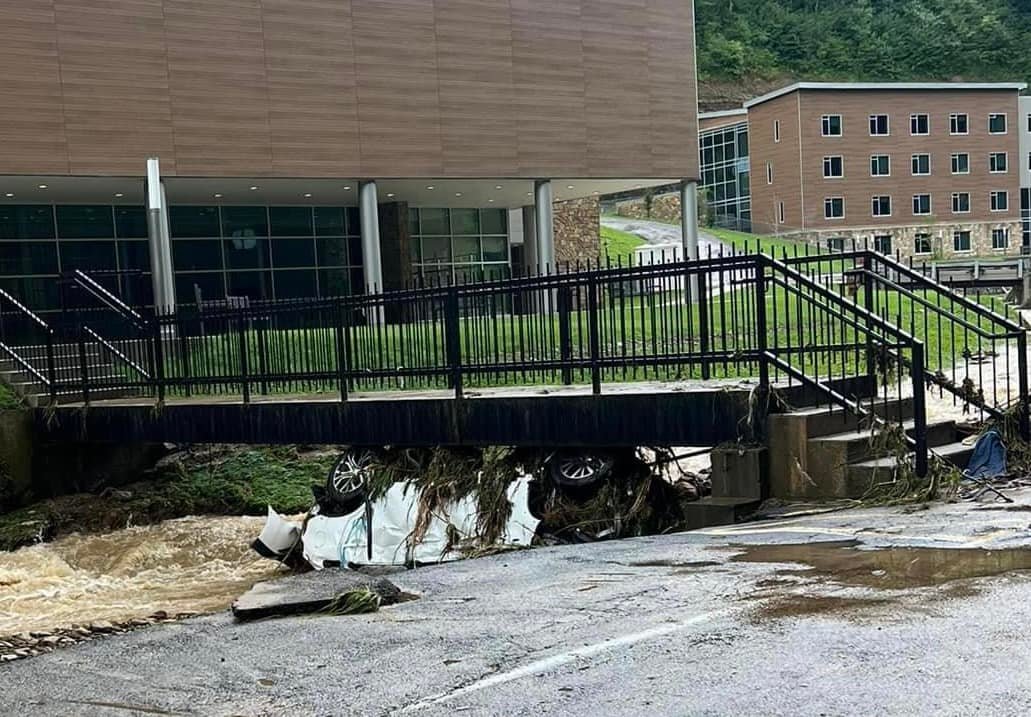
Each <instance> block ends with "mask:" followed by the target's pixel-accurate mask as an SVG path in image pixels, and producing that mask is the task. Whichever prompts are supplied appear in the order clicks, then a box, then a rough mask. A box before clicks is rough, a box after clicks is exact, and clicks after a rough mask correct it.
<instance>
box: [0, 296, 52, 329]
mask: <svg viewBox="0 0 1031 717" xmlns="http://www.w3.org/2000/svg"><path fill="white" fill-rule="evenodd" d="M0 298H3V299H6V300H7V301H8V302H10V303H11V304H13V305H14V308H16V309H18V311H19V312H21V313H22V314H24V315H25V316H28V317H29V318H30V319H32V320H33V321H34V322H35V323H36V324H37V325H39V326H40V327H41V328H43V329H45V330H46V331H48V332H50V333H53V329H51V328H50V325H49V324H47V322H46V321H44V320H43V319H41V318H40V317H39V316H37V315H36V314H35V313H34V312H33V311H32V310H31V309H29V308H28V307H26V306H25V305H24V304H22V303H21V302H20V301H18V300H17V299H15V298H14V297H13V296H11V295H10V294H8V293H7V292H6V291H4V290H3V289H0Z"/></svg>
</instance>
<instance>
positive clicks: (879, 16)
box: [695, 0, 1031, 109]
mask: <svg viewBox="0 0 1031 717" xmlns="http://www.w3.org/2000/svg"><path fill="white" fill-rule="evenodd" d="M695 7H696V12H697V21H696V25H697V35H698V70H699V90H700V95H701V98H700V99H701V104H702V108H703V109H721V108H723V107H727V106H733V105H735V104H739V103H740V101H741V100H742V99H745V98H746V97H749V96H754V95H755V94H756V93H757V92H762V91H764V90H767V89H769V88H771V87H774V86H780V85H782V84H785V83H786V82H788V81H791V80H796V79H806V80H866V81H875V80H878V81H892V80H898V81H905V80H939V81H943V80H968V81H986V80H996V81H998V80H1024V81H1031V52H1029V47H1028V41H1029V38H1031V2H1029V0H696V4H695Z"/></svg>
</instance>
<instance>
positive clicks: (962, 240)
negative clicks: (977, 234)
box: [952, 232, 970, 251]
mask: <svg viewBox="0 0 1031 717" xmlns="http://www.w3.org/2000/svg"><path fill="white" fill-rule="evenodd" d="M952 248H953V249H954V250H956V251H970V232H952Z"/></svg>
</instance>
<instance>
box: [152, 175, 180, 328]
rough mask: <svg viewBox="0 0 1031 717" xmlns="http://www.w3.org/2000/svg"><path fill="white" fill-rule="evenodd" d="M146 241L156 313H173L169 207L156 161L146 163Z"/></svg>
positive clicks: (173, 287) (173, 290) (173, 293)
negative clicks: (148, 249)
mask: <svg viewBox="0 0 1031 717" xmlns="http://www.w3.org/2000/svg"><path fill="white" fill-rule="evenodd" d="M146 190H147V191H146V194H147V238H148V244H149V246H150V276H151V283H152V285H153V287H154V308H155V310H156V311H160V312H163V313H171V312H173V311H175V283H174V281H173V279H172V246H171V242H170V240H169V232H168V206H167V204H166V203H165V191H164V187H163V186H162V184H161V165H160V162H159V161H158V158H157V157H149V158H148V159H147V183H146Z"/></svg>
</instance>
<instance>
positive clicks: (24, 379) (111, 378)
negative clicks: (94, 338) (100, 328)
mask: <svg viewBox="0 0 1031 717" xmlns="http://www.w3.org/2000/svg"><path fill="white" fill-rule="evenodd" d="M12 348H13V349H14V351H15V352H17V354H18V355H19V356H21V357H22V359H24V360H25V361H26V362H27V363H28V364H29V365H31V366H32V367H33V368H34V369H36V370H37V371H39V372H40V373H41V374H42V375H43V376H45V377H48V378H49V374H48V373H47V352H46V347H45V346H43V345H26V346H16V347H12ZM86 370H87V372H88V375H89V378H90V383H91V385H97V384H98V383H100V384H101V385H104V386H105V387H104V388H100V389H94V390H91V391H90V400H91V401H92V400H100V399H109V398H125V397H127V396H131V395H134V394H135V393H136V392H135V391H132V390H130V389H127V388H125V387H124V386H119V384H120V383H122V382H123V381H124V380H125V373H124V372H123V371H122V370H121V367H120V366H118V365H116V363H115V361H114V360H113V358H112V357H111V355H110V353H109V352H108V351H107V350H106V349H104V348H102V347H101V346H99V345H97V344H90V345H87V347H86ZM54 371H55V374H56V378H57V382H58V384H59V389H58V392H57V402H58V403H76V402H79V401H82V390H81V388H80V386H81V383H82V363H81V359H80V357H79V348H78V346H76V345H75V344H55V346H54ZM0 381H2V382H3V383H6V384H7V385H8V386H10V387H11V388H12V389H14V391H15V392H16V393H17V394H18V395H20V396H22V397H23V398H25V400H26V401H28V402H29V404H31V405H33V406H37V405H40V404H45V403H47V401H48V400H49V396H48V391H47V388H46V386H44V385H42V384H41V383H40V382H39V381H38V380H36V379H35V377H33V376H32V374H31V373H30V372H29V371H27V370H26V369H25V367H24V366H22V365H21V364H20V363H18V362H17V361H15V360H14V359H12V358H11V357H10V356H7V355H6V354H3V355H0Z"/></svg>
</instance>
